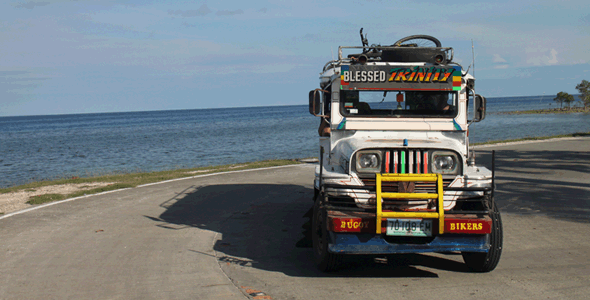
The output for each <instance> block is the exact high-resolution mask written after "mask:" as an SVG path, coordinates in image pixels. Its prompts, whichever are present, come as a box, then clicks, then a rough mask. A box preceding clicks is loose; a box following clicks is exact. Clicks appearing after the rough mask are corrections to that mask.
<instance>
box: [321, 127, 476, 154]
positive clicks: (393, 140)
mask: <svg viewBox="0 0 590 300" xmlns="http://www.w3.org/2000/svg"><path fill="white" fill-rule="evenodd" d="M334 133H335V134H334V135H333V138H334V140H333V147H332V149H331V156H333V157H334V158H336V159H345V160H347V161H348V160H349V159H350V158H351V157H352V154H353V153H355V152H356V151H358V150H361V149H377V148H410V149H411V148H423V149H424V148H430V149H448V150H454V151H457V153H459V154H460V155H461V156H463V157H465V156H466V147H465V132H461V131H454V132H448V131H396V132H391V131H356V132H350V131H345V132H340V134H339V133H336V132H334ZM406 139H407V146H404V140H406Z"/></svg>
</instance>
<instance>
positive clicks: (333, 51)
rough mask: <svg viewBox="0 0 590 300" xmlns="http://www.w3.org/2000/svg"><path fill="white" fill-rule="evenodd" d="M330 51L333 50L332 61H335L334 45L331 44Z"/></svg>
mask: <svg viewBox="0 0 590 300" xmlns="http://www.w3.org/2000/svg"><path fill="white" fill-rule="evenodd" d="M330 52H332V61H334V49H332V46H330Z"/></svg>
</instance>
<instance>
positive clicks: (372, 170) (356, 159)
mask: <svg viewBox="0 0 590 300" xmlns="http://www.w3.org/2000/svg"><path fill="white" fill-rule="evenodd" d="M371 154H373V155H375V156H376V157H377V166H376V167H374V168H363V167H362V166H361V165H360V161H361V156H363V155H371ZM382 165H383V151H382V150H376V149H371V150H360V151H357V152H356V153H355V154H354V164H353V166H354V170H353V171H355V172H356V173H364V174H375V173H380V172H381V171H382V170H381V169H382Z"/></svg>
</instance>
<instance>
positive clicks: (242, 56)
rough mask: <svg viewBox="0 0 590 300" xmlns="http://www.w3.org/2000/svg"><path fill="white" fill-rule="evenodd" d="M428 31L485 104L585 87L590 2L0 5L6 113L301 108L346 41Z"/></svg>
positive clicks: (0, 111)
mask: <svg viewBox="0 0 590 300" xmlns="http://www.w3.org/2000/svg"><path fill="white" fill-rule="evenodd" d="M361 27H364V32H365V33H367V34H368V39H369V43H371V44H373V43H374V44H381V45H389V44H392V43H393V42H395V41H396V40H398V39H400V38H402V37H405V36H408V35H413V34H427V35H432V36H435V37H437V38H438V39H439V40H441V42H442V44H443V46H449V47H453V48H454V49H455V57H456V61H458V62H459V63H461V64H463V66H464V67H465V68H467V66H469V64H470V63H471V40H473V42H474V44H475V53H476V58H475V60H476V64H475V76H476V78H477V82H476V89H477V91H478V93H480V94H482V95H485V96H487V97H502V96H529V95H543V94H546V95H554V94H557V93H558V92H560V91H565V92H568V93H576V90H575V85H576V84H578V83H580V82H581V81H582V80H583V79H586V80H590V47H589V45H590V2H588V1H587V0H583V1H559V2H558V1H494V2H471V1H440V0H439V1H379V0H373V1H368V0H365V1H361V0H357V1H346V0H340V1H322V2H318V1H304V0H300V1H145V0H143V1H125V0H102V1H99V0H95V1H85V0H78V1H74V0H32V1H30V0H6V1H2V2H1V3H0V116H14V115H39V114H66V113H92V112H117V111H145V110H167V109H195V108H217V107H240V106H266V105H295V104H306V103H307V92H308V91H309V90H311V89H314V88H316V87H318V74H319V72H320V71H321V68H322V67H323V66H324V64H325V63H326V62H327V61H328V60H330V59H331V58H332V52H333V53H334V55H336V52H337V49H338V46H339V45H360V38H359V34H358V31H359V29H360V28H361Z"/></svg>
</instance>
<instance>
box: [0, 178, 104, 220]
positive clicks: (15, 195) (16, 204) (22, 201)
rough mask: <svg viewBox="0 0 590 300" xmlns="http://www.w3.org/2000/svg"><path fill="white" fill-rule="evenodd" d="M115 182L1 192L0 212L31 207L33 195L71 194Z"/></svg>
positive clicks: (62, 185) (61, 185)
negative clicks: (30, 202)
mask: <svg viewBox="0 0 590 300" xmlns="http://www.w3.org/2000/svg"><path fill="white" fill-rule="evenodd" d="M109 184H113V183H112V182H91V183H77V184H60V185H51V186H44V187H39V188H35V189H26V190H19V191H16V192H11V193H6V194H0V213H5V214H7V213H10V212H13V211H17V210H21V209H25V208H28V207H31V206H32V205H31V204H27V201H29V198H30V197H31V196H37V195H44V194H64V195H67V194H71V193H74V192H77V191H83V190H90V189H94V188H98V187H103V186H107V185H109Z"/></svg>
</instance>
